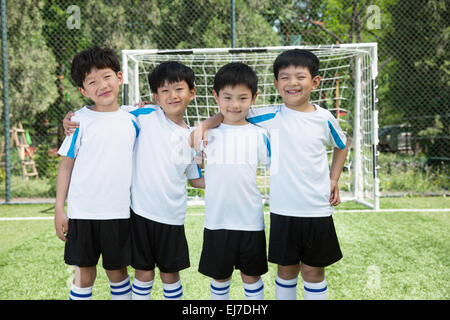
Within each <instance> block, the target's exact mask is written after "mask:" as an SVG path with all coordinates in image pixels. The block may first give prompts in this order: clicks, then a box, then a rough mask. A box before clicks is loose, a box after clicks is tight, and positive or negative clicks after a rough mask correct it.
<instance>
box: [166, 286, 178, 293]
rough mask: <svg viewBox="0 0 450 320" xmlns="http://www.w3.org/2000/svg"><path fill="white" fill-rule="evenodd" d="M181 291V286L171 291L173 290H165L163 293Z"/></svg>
mask: <svg viewBox="0 0 450 320" xmlns="http://www.w3.org/2000/svg"><path fill="white" fill-rule="evenodd" d="M181 289H183V286H179V287H178V288H176V289H173V290H167V289H163V290H164V292H165V293H173V292H177V291H178V290H181Z"/></svg>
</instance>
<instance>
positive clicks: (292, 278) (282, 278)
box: [275, 264, 300, 300]
mask: <svg viewBox="0 0 450 320" xmlns="http://www.w3.org/2000/svg"><path fill="white" fill-rule="evenodd" d="M299 272H300V264H295V265H290V266H282V265H278V272H277V277H276V280H275V295H276V298H277V300H295V299H296V298H297V279H298V274H299Z"/></svg>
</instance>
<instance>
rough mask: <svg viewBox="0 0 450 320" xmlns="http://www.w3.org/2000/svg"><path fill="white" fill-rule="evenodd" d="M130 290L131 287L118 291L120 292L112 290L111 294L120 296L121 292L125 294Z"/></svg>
mask: <svg viewBox="0 0 450 320" xmlns="http://www.w3.org/2000/svg"><path fill="white" fill-rule="evenodd" d="M130 291H131V287H129V288H128V289H127V290H125V291H120V292H114V291H111V294H113V295H115V296H121V295H123V294H127V293H128V292H130Z"/></svg>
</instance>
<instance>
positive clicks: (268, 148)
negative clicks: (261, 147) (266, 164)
mask: <svg viewBox="0 0 450 320" xmlns="http://www.w3.org/2000/svg"><path fill="white" fill-rule="evenodd" d="M263 140H264V143H265V144H266V147H267V155H268V156H269V158H270V157H271V156H272V151H271V149H270V140H269V138H268V137H267V136H266V135H265V134H264V133H263Z"/></svg>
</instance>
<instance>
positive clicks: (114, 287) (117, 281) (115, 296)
mask: <svg viewBox="0 0 450 320" xmlns="http://www.w3.org/2000/svg"><path fill="white" fill-rule="evenodd" d="M105 271H106V275H107V276H108V279H109V286H110V289H111V300H130V299H131V285H130V277H129V276H128V272H127V268H122V269H117V270H105Z"/></svg>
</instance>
